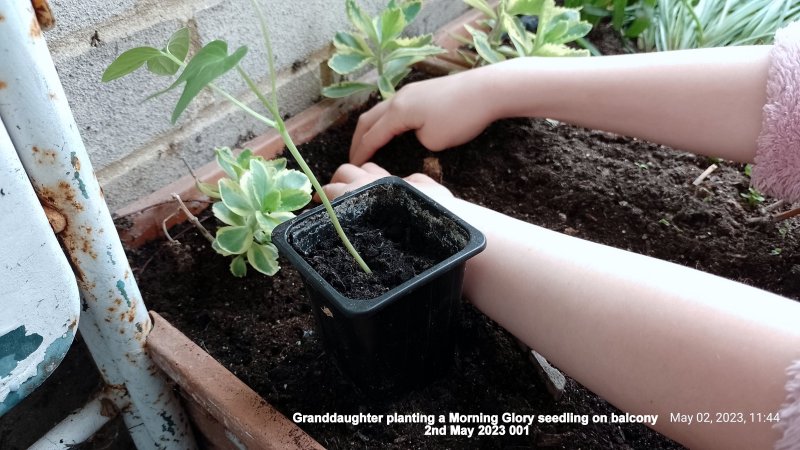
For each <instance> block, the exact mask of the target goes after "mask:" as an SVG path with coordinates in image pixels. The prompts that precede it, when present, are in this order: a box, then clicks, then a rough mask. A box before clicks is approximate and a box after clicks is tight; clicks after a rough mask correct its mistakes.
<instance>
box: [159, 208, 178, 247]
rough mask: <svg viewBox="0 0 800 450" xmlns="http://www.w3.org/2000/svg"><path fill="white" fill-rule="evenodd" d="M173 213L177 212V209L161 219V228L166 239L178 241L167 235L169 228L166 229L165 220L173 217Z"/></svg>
mask: <svg viewBox="0 0 800 450" xmlns="http://www.w3.org/2000/svg"><path fill="white" fill-rule="evenodd" d="M175 214H178V211H175V212H174V213H172V214H170V215H168V216H167V218H166V219H164V220H162V221H161V230H162V231H163V232H164V236H166V237H167V240H168V241H170V242H178V241H176V240H175V239H172V236H170V235H169V230H167V222H168V221H169V219H172V218H173V217H175Z"/></svg>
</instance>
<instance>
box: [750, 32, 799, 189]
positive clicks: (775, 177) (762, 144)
mask: <svg viewBox="0 0 800 450" xmlns="http://www.w3.org/2000/svg"><path fill="white" fill-rule="evenodd" d="M770 56H771V64H770V69H769V78H768V81H767V103H766V104H765V105H764V116H763V123H762V127H761V134H760V135H759V137H758V147H757V150H756V157H755V164H754V166H753V173H752V175H753V178H752V182H753V186H755V188H756V189H758V190H760V191H761V192H764V193H766V194H769V195H772V196H774V197H778V198H782V199H784V200H787V201H789V202H798V201H800V22H794V23H792V24H790V25H788V26H786V27H784V28H782V29H781V30H779V31H778V32H777V33H776V34H775V45H774V46H773V48H772V51H771V53H770Z"/></svg>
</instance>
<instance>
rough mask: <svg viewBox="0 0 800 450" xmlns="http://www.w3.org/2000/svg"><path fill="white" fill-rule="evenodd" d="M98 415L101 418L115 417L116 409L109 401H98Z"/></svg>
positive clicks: (102, 399)
mask: <svg viewBox="0 0 800 450" xmlns="http://www.w3.org/2000/svg"><path fill="white" fill-rule="evenodd" d="M100 415H101V416H103V417H117V407H116V405H114V402H112V401H111V400H110V399H107V398H105V397H103V398H101V399H100Z"/></svg>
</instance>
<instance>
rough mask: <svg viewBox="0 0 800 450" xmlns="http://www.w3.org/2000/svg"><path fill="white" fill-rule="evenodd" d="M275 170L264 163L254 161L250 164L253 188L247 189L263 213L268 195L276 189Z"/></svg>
mask: <svg viewBox="0 0 800 450" xmlns="http://www.w3.org/2000/svg"><path fill="white" fill-rule="evenodd" d="M275 173H276V171H275V169H273V168H269V167H267V165H266V164H264V162H263V161H259V160H257V159H254V160H253V161H251V162H250V174H251V186H248V187H247V188H244V187H242V189H243V190H244V189H246V192H248V193H249V194H250V195H251V196H252V198H253V199H254V202H253V204H254V205H256V206H257V208H258V210H260V211H263V210H264V208H265V202H266V201H267V199H266V195H265V194H266V193H269V192H270V191H273V190H274V189H275Z"/></svg>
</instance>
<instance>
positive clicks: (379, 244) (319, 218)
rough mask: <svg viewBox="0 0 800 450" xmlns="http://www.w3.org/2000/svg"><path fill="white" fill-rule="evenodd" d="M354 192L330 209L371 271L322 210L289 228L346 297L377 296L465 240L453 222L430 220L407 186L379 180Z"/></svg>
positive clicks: (306, 255)
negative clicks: (364, 267) (363, 266)
mask: <svg viewBox="0 0 800 450" xmlns="http://www.w3.org/2000/svg"><path fill="white" fill-rule="evenodd" d="M354 194H355V193H354ZM355 195H356V196H355V197H352V198H349V199H347V200H346V201H344V202H342V203H339V204H338V205H336V206H335V208H334V209H335V210H336V215H337V216H338V217H339V220H340V221H341V223H342V228H343V230H344V232H345V234H346V235H347V236H348V239H349V240H350V241H351V243H352V245H353V247H354V248H356V249H359V252H360V256H361V257H362V258H363V259H364V261H365V262H366V264H367V265H368V266H369V267H370V269H371V271H372V272H371V273H369V274H367V273H366V272H365V271H364V270H362V269H361V268H360V267H359V266H358V264H356V263H355V260H354V259H353V257H352V256H351V255H350V253H349V252H348V251H347V249H346V248H345V246H344V244H343V243H342V241H341V239H339V237H338V235H337V234H336V232H335V230H334V229H333V225H332V224H331V222H330V220H329V219H328V216H327V214H326V213H325V212H324V211H319V212H317V213H315V214H312V215H311V216H309V217H306V218H304V219H303V221H302V225H295V226H293V227H292V231H290V232H289V233H288V234H289V236H290V238H289V239H288V241H289V243H290V245H291V246H292V248H294V249H295V251H297V252H298V254H299V255H300V256H301V257H302V258H303V259H304V260H305V261H306V262H308V263H309V264H310V265H311V267H313V268H314V270H316V271H317V272H318V273H319V274H320V275H321V276H322V278H324V279H325V281H327V282H328V283H329V284H330V285H331V286H332V287H333V288H334V289H336V290H337V291H338V292H339V293H340V294H343V295H344V296H345V297H347V298H351V299H356V300H363V299H372V298H375V297H378V296H380V295H382V294H384V293H385V292H388V291H389V290H390V289H393V288H395V287H397V286H399V285H400V284H402V283H404V282H405V281H407V280H410V279H411V278H413V277H414V276H416V275H419V274H421V273H422V272H424V271H425V270H427V269H429V268H431V267H433V266H434V265H435V264H438V263H440V262H442V261H444V260H445V259H446V258H448V257H449V256H452V255H454V254H455V253H457V252H458V251H459V250H461V249H462V248H463V247H464V245H465V244H466V234H464V232H463V231H462V230H461V229H460V228H459V227H458V226H457V225H455V223H453V222H449V223H450V224H451V226H449V227H448V226H446V223H443V222H442V221H441V220H429V219H430V218H431V217H432V216H431V214H430V212H428V211H427V210H426V209H424V208H423V207H421V206H420V203H419V202H418V201H416V200H414V199H412V198H411V197H410V196H409V194H407V193H406V191H405V190H401V189H400V188H397V187H393V186H390V185H380V186H376V187H375V188H373V189H372V190H371V191H369V192H363V193H361V194H355ZM354 205H357V207H353V206H354ZM309 236H310V237H311V239H309Z"/></svg>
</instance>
